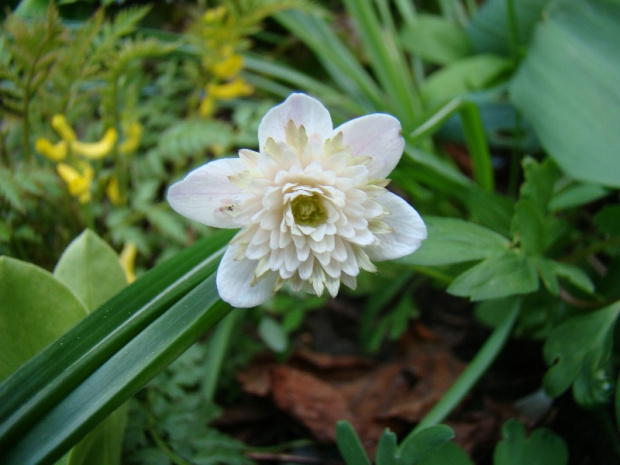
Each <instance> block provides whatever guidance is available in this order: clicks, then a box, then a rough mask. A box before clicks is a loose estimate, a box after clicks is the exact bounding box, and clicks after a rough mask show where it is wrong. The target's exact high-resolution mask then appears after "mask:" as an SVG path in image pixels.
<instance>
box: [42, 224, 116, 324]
mask: <svg viewBox="0 0 620 465" xmlns="http://www.w3.org/2000/svg"><path fill="white" fill-rule="evenodd" d="M54 276H55V277H56V279H58V280H59V281H60V282H62V283H64V284H65V285H66V286H67V287H68V288H69V289H71V290H72V291H73V292H74V293H75V295H77V296H78V297H79V298H80V299H81V300H82V302H83V303H84V305H85V306H86V308H87V309H88V311H89V312H90V311H92V310H94V309H95V308H97V307H98V306H99V305H101V304H102V303H104V302H105V301H106V300H108V299H109V298H110V297H112V296H113V295H114V294H116V293H117V292H119V291H120V290H121V289H122V288H123V287H125V286H126V285H127V281H126V278H125V273H124V272H123V269H122V268H121V265H120V262H119V260H118V255H117V254H116V252H114V250H113V249H112V247H110V246H109V245H108V244H106V243H105V242H104V241H103V240H102V239H101V238H100V237H99V236H97V234H95V233H94V232H92V231H91V230H88V229H87V230H85V231H84V232H83V233H82V234H80V235H79V236H78V237H77V238H76V239H74V240H73V242H71V244H69V246H68V247H67V248H66V249H65V251H64V252H63V254H62V256H61V257H60V260H59V261H58V263H57V264H56V268H55V269H54Z"/></svg>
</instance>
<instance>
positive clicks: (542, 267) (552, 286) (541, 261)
mask: <svg viewBox="0 0 620 465" xmlns="http://www.w3.org/2000/svg"><path fill="white" fill-rule="evenodd" d="M536 267H537V268H538V274H539V275H540V279H542V282H543V284H544V285H545V287H546V288H547V290H548V291H549V292H550V293H551V295H555V296H557V295H559V294H560V283H559V282H558V277H557V273H556V270H555V266H554V262H553V261H552V260H548V259H546V258H544V257H538V260H537V261H536Z"/></svg>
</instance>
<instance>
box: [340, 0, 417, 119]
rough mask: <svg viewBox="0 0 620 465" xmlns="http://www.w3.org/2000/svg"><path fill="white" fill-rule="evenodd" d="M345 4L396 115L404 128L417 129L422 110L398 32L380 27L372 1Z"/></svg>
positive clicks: (359, 0)
mask: <svg viewBox="0 0 620 465" xmlns="http://www.w3.org/2000/svg"><path fill="white" fill-rule="evenodd" d="M344 3H345V5H346V6H347V11H348V13H349V14H350V15H351V17H352V18H353V19H354V21H355V24H356V26H357V29H358V32H359V35H360V38H361V40H362V43H363V44H364V50H365V51H366V53H367V54H368V57H369V59H370V65H371V67H372V70H373V72H374V74H375V75H376V76H377V80H378V81H379V82H380V83H381V87H382V88H383V89H384V91H385V92H386V93H387V94H388V95H389V96H390V99H391V100H392V103H393V105H394V106H395V108H396V109H397V113H396V116H397V117H398V118H399V119H400V120H401V123H402V124H403V126H404V127H405V128H412V127H414V124H415V122H416V116H417V115H419V114H421V113H422V108H421V106H420V99H419V98H418V97H417V96H416V94H415V83H414V81H413V78H412V76H411V73H410V72H409V69H408V66H407V64H406V62H405V59H404V55H403V52H402V50H401V49H400V48H399V45H398V39H397V37H396V31H394V30H390V27H389V24H387V25H381V24H380V22H379V19H378V17H377V14H376V12H375V10H374V8H373V5H372V4H371V2H370V1H369V0H344Z"/></svg>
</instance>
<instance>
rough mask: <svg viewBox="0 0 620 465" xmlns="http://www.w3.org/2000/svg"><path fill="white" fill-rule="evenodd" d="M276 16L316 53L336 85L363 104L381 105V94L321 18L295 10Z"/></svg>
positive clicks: (383, 105)
mask: <svg viewBox="0 0 620 465" xmlns="http://www.w3.org/2000/svg"><path fill="white" fill-rule="evenodd" d="M276 19H277V20H278V21H279V22H281V23H282V24H283V25H284V26H285V27H286V28H287V29H288V30H290V31H291V32H293V33H294V34H295V35H296V36H297V37H299V38H300V39H301V40H302V41H303V42H304V43H305V44H306V45H307V46H308V47H310V48H311V49H312V50H313V51H314V52H315V54H316V56H317V58H318V59H319V60H320V61H321V63H322V64H323V65H324V66H325V68H326V69H327V71H328V72H329V73H330V74H331V76H332V79H334V81H335V82H337V83H338V85H339V87H340V88H341V89H342V90H343V91H344V92H346V93H347V94H348V95H350V96H351V97H352V99H353V100H354V101H357V102H367V103H366V104H365V105H364V106H365V107H366V108H373V107H374V108H382V107H385V97H384V96H383V95H382V92H381V91H380V90H379V88H378V87H377V85H376V84H375V82H374V81H373V80H372V78H371V77H370V76H369V75H368V73H367V72H366V71H365V70H364V68H363V67H362V66H361V65H360V63H359V62H358V61H357V59H356V58H355V57H354V56H353V54H352V53H351V52H350V51H349V49H348V48H347V47H346V46H345V45H344V44H343V43H342V41H341V40H340V39H339V38H338V36H336V34H335V33H334V32H333V31H332V30H331V29H330V27H329V25H328V24H327V23H326V22H325V21H324V20H323V19H321V18H318V17H316V16H313V15H308V14H304V13H302V12H298V11H287V12H284V13H279V14H277V15H276Z"/></svg>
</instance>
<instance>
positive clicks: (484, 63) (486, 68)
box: [420, 55, 511, 108]
mask: <svg viewBox="0 0 620 465" xmlns="http://www.w3.org/2000/svg"><path fill="white" fill-rule="evenodd" d="M510 66H511V64H510V61H509V60H507V59H506V58H503V57H500V56H498V55H475V56H471V57H467V58H462V59H460V60H457V61H453V62H452V63H450V64H448V65H446V66H445V67H444V68H442V69H440V70H439V71H436V72H434V73H433V74H431V75H430V76H429V78H428V79H427V80H426V81H425V83H424V85H423V86H422V88H421V89H420V93H421V96H422V100H423V101H424V103H425V106H427V107H428V108H432V107H434V106H436V105H441V104H442V103H444V102H446V101H448V100H450V99H451V98H454V97H458V96H460V95H464V94H467V93H468V92H472V91H475V90H480V89H485V88H488V87H491V86H492V85H495V84H498V83H499V82H501V81H502V80H503V79H505V78H506V77H507V76H508V73H509V71H510Z"/></svg>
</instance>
